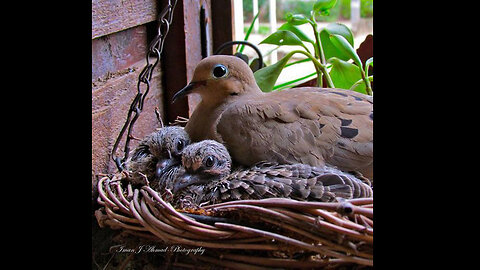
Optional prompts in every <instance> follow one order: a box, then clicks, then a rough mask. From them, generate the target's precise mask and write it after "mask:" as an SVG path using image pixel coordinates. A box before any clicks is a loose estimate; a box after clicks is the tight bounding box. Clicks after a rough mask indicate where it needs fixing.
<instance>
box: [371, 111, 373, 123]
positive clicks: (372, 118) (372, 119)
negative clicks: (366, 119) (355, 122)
mask: <svg viewBox="0 0 480 270" xmlns="http://www.w3.org/2000/svg"><path fill="white" fill-rule="evenodd" d="M370 119H372V121H373V112H372V113H371V114H370Z"/></svg>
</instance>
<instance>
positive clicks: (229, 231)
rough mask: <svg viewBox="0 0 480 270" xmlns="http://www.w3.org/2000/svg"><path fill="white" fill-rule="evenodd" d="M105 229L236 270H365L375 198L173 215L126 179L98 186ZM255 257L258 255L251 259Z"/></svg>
mask: <svg viewBox="0 0 480 270" xmlns="http://www.w3.org/2000/svg"><path fill="white" fill-rule="evenodd" d="M98 192H99V197H98V200H97V201H98V203H99V204H100V205H102V207H101V208H100V209H99V210H97V211H96V213H95V214H96V217H97V221H98V223H99V225H100V226H101V227H104V226H109V227H111V228H112V229H122V230H124V231H125V232H127V233H131V234H133V235H137V236H140V237H144V238H147V239H150V240H154V241H158V242H161V243H164V244H169V245H182V246H187V247H193V248H195V247H202V248H204V249H205V250H206V252H205V254H204V255H202V256H195V257H194V259H193V261H195V262H196V263H197V264H196V266H197V267H198V266H199V265H200V264H201V263H208V264H214V265H218V266H221V267H226V268H231V269H256V268H262V269H265V268H268V267H277V268H278V267H281V268H329V269H330V268H339V267H340V268H352V267H353V268H363V267H369V266H372V265H373V220H372V218H373V198H360V199H351V200H343V201H339V202H329V203H326V202H305V201H297V200H293V199H284V198H271V199H263V200H240V201H231V202H225V203H220V204H214V205H209V206H204V207H202V208H201V210H198V209H197V210H195V211H188V210H182V209H174V208H173V207H172V205H171V204H170V203H168V202H166V201H165V200H164V198H162V197H161V195H160V193H158V192H156V191H155V190H153V189H152V188H151V187H149V186H143V187H139V188H135V187H133V186H132V185H131V184H130V183H128V182H127V181H126V180H125V178H124V176H123V174H121V173H118V174H116V175H114V176H111V177H108V176H105V177H103V178H101V179H100V180H99V182H98ZM252 251H254V252H253V253H252Z"/></svg>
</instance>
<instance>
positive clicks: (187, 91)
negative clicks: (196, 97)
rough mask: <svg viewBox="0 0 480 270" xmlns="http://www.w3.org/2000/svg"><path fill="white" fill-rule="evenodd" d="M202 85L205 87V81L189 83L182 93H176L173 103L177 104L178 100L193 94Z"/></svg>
mask: <svg viewBox="0 0 480 270" xmlns="http://www.w3.org/2000/svg"><path fill="white" fill-rule="evenodd" d="M201 85H205V81H196V82H191V83H189V84H188V85H187V86H185V87H184V88H182V89H181V90H180V91H178V92H177V93H175V95H173V98H172V99H173V101H172V103H175V102H176V101H177V100H178V99H180V98H182V97H184V96H186V95H188V94H190V93H192V91H193V90H194V89H195V88H197V87H199V86H201Z"/></svg>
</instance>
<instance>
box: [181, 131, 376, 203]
mask: <svg viewBox="0 0 480 270" xmlns="http://www.w3.org/2000/svg"><path fill="white" fill-rule="evenodd" d="M182 167H183V168H182V169H181V170H178V171H177V173H178V175H177V176H176V177H175V181H173V190H172V191H173V194H174V199H173V204H174V205H175V206H176V207H177V208H192V207H193V208H195V206H198V205H202V204H210V203H219V202H223V201H229V200H239V199H244V200H248V199H265V198H272V197H276V198H280V197H281V198H292V199H297V200H308V201H333V200H335V199H336V198H338V197H341V198H345V199H350V198H360V197H371V196H372V195H373V191H372V189H371V187H370V186H369V185H367V184H365V183H364V182H362V180H360V179H358V178H356V177H355V176H353V175H351V174H348V173H344V172H342V171H339V170H337V169H335V168H332V167H328V166H323V167H312V166H309V165H305V164H274V163H268V162H260V163H258V164H255V165H254V166H252V167H248V168H247V167H236V168H233V169H232V160H231V157H230V155H229V153H228V151H227V149H226V148H225V146H224V145H223V144H221V143H219V142H217V141H213V140H204V141H200V142H197V143H193V144H190V145H188V146H187V147H185V148H184V150H183V151H182Z"/></svg>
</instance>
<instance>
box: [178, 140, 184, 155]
mask: <svg viewBox="0 0 480 270" xmlns="http://www.w3.org/2000/svg"><path fill="white" fill-rule="evenodd" d="M183 147H185V142H184V141H182V140H178V141H177V151H179V152H180V151H182V150H183Z"/></svg>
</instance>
